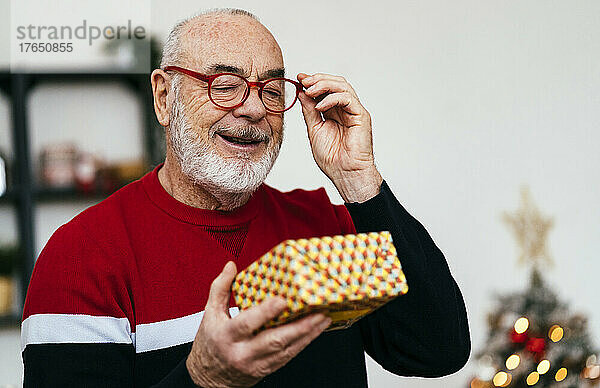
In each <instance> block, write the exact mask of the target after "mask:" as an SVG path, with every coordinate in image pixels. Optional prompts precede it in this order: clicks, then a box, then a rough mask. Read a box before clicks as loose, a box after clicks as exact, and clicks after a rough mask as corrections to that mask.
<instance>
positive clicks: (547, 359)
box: [470, 189, 600, 388]
mask: <svg viewBox="0 0 600 388" xmlns="http://www.w3.org/2000/svg"><path fill="white" fill-rule="evenodd" d="M521 195H522V205H521V207H520V208H519V209H518V210H517V211H516V212H515V213H514V214H505V215H504V220H505V222H506V223H507V224H508V225H509V226H510V227H511V228H512V232H513V234H514V236H515V238H516V240H517V243H518V245H519V248H520V256H519V262H520V263H522V264H527V265H529V266H530V267H531V277H530V283H529V287H528V289H526V290H524V291H521V292H514V293H511V294H508V295H500V296H499V297H498V300H497V302H498V303H497V308H496V309H495V310H494V311H493V312H492V313H491V314H489V316H488V325H489V329H490V331H489V337H488V339H487V341H486V342H485V343H486V348H485V349H483V350H482V351H480V352H479V354H478V355H477V357H476V358H477V362H478V370H477V375H476V376H475V377H473V379H472V380H471V382H470V387H471V388H493V387H515V388H520V387H523V388H525V387H531V386H535V387H552V388H579V387H592V386H597V385H598V383H599V382H600V359H599V358H598V356H597V353H598V351H597V350H594V349H593V345H592V343H591V338H590V335H589V334H588V331H587V320H586V318H585V316H583V315H581V314H572V313H570V312H569V309H568V304H567V303H565V302H563V301H561V300H559V298H558V296H557V292H556V290H559V288H558V287H549V286H548V285H546V284H545V282H544V280H543V278H542V274H543V273H544V272H545V271H546V270H547V268H548V267H549V266H550V265H551V264H552V259H551V257H550V254H549V252H548V249H547V246H546V239H547V236H548V232H549V230H550V228H551V226H552V223H553V221H552V219H551V218H547V217H544V216H543V215H542V214H541V213H540V212H539V210H538V209H537V207H536V206H535V205H534V204H533V201H532V200H531V199H530V196H529V192H528V191H527V190H526V189H523V190H522V193H521Z"/></svg>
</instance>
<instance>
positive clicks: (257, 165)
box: [169, 88, 283, 194]
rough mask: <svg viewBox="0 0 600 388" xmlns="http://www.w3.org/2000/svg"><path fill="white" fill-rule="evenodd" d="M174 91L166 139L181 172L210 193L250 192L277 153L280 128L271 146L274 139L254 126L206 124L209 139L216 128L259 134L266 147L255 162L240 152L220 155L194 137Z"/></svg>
mask: <svg viewBox="0 0 600 388" xmlns="http://www.w3.org/2000/svg"><path fill="white" fill-rule="evenodd" d="M177 89H178V88H175V90H174V95H175V98H174V102H173V108H172V110H171V123H170V125H169V139H170V141H171V147H172V151H173V154H174V155H175V157H176V158H177V160H178V162H179V165H180V167H181V171H182V172H183V174H184V175H185V176H186V177H187V178H188V179H190V180H191V181H192V182H193V183H194V184H197V185H199V186H202V187H204V188H206V189H207V190H208V191H210V192H213V193H232V194H233V193H236V194H239V193H252V192H254V191H255V190H256V189H257V188H258V187H259V186H260V185H261V184H262V183H263V182H264V180H265V179H266V177H267V175H268V173H269V172H270V171H271V168H272V167H273V164H275V160H276V159H277V156H278V155H279V150H280V148H281V143H282V141H283V131H282V135H281V137H280V140H279V143H278V144H277V145H276V146H275V147H273V145H272V144H271V143H272V142H273V141H275V140H274V138H273V137H272V136H271V137H269V136H268V135H265V134H264V133H262V131H260V130H259V129H258V128H256V127H254V126H245V127H242V128H225V127H222V126H218V125H213V126H211V127H210V130H209V134H208V135H209V136H208V139H213V138H214V136H218V135H215V133H216V132H217V131H219V132H222V133H227V132H229V133H231V134H236V135H238V136H239V135H252V136H254V137H256V138H260V137H263V139H265V140H267V142H265V144H266V146H267V147H268V149H267V152H266V153H265V154H264V156H263V157H262V158H261V159H260V160H259V161H256V162H255V161H252V160H249V159H248V157H247V156H246V154H244V153H240V154H239V156H238V157H236V158H223V157H221V155H219V153H218V151H217V150H216V149H215V148H214V147H211V146H210V145H209V144H208V143H205V142H203V141H198V140H197V139H195V138H194V132H193V129H192V126H191V125H190V123H189V121H188V119H187V117H186V116H185V104H184V103H183V101H182V99H181V96H180V95H179V91H178V90H177Z"/></svg>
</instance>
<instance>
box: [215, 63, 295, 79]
mask: <svg viewBox="0 0 600 388" xmlns="http://www.w3.org/2000/svg"><path fill="white" fill-rule="evenodd" d="M216 73H234V74H239V75H241V76H242V77H246V78H248V76H249V74H248V72H247V71H245V70H244V69H242V68H240V67H237V66H233V65H226V64H223V63H215V64H213V65H210V66H209V67H208V68H207V69H206V74H216ZM284 76H285V69H284V68H283V67H281V68H277V69H270V70H267V71H265V72H263V73H262V74H260V75H259V77H258V79H268V78H283V77H284Z"/></svg>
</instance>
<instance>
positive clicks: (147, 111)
mask: <svg viewBox="0 0 600 388" xmlns="http://www.w3.org/2000/svg"><path fill="white" fill-rule="evenodd" d="M48 82H53V83H57V82H58V83H62V84H65V83H79V84H81V83H89V82H118V83H122V84H124V85H126V86H127V87H128V88H130V90H132V91H133V92H134V94H135V95H136V96H137V98H138V101H139V103H140V104H141V107H142V114H143V120H142V123H143V128H142V133H141V135H142V136H143V138H144V139H143V140H144V142H143V144H144V155H143V157H144V163H145V165H146V166H147V167H148V168H150V167H151V166H154V165H156V164H157V163H159V162H160V161H161V160H162V157H163V155H164V154H163V152H164V151H163V148H162V146H163V145H162V134H161V132H162V131H161V130H159V128H160V126H159V124H158V122H157V121H156V119H155V117H154V108H153V104H152V102H153V100H152V90H151V86H150V78H149V74H129V73H77V72H61V73H9V72H0V90H1V92H3V93H4V94H6V95H7V96H8V100H9V102H10V104H11V112H12V114H11V119H12V120H11V126H12V149H13V160H12V161H11V162H12V163H10V166H9V167H10V168H11V171H9V174H10V176H11V177H12V180H11V182H9V187H8V188H7V191H6V193H5V194H4V195H2V196H1V197H0V206H13V207H14V208H15V211H16V219H17V237H18V244H19V245H20V246H21V248H22V253H23V259H22V260H20V262H19V264H18V266H17V272H18V276H19V280H20V289H21V290H20V291H21V300H20V301H19V303H20V305H19V314H18V315H15V316H12V315H9V316H0V327H5V326H14V325H18V324H19V323H20V321H21V312H22V310H23V303H24V300H25V295H26V293H27V287H28V286H29V278H30V277H31V272H32V270H33V265H34V263H35V259H36V257H35V239H36V235H35V229H34V222H33V220H34V212H35V209H36V206H37V204H38V203H42V202H60V201H63V202H64V201H81V200H84V201H85V200H97V201H99V200H102V199H104V198H106V197H108V196H109V195H110V194H112V192H105V191H95V192H92V193H82V192H79V191H77V190H75V189H70V188H67V189H51V188H44V187H37V186H36V183H35V182H34V181H33V171H32V167H31V159H32V155H31V150H30V146H29V145H30V132H29V126H28V122H27V118H28V104H29V96H30V94H31V91H32V90H33V89H34V88H35V87H37V86H39V85H41V84H44V83H48Z"/></svg>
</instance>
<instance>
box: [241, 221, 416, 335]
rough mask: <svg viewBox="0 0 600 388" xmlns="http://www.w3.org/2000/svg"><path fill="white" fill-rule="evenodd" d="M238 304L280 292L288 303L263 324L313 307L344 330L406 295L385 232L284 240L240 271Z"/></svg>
mask: <svg viewBox="0 0 600 388" xmlns="http://www.w3.org/2000/svg"><path fill="white" fill-rule="evenodd" d="M232 290H233V294H234V297H235V301H236V303H237V305H238V306H239V307H240V309H242V310H244V309H247V308H249V307H251V306H253V305H255V304H258V303H260V302H261V301H263V300H264V299H266V298H268V297H270V296H274V295H280V296H282V297H284V298H285V299H287V303H288V305H287V308H286V309H285V311H284V312H283V313H281V314H280V315H279V316H278V317H277V318H276V319H274V320H271V321H270V322H268V323H267V324H266V325H265V327H272V326H277V325H280V324H282V323H285V322H289V321H291V320H294V319H298V318H300V317H302V316H304V315H307V314H309V313H313V312H323V313H325V314H326V315H328V316H329V317H331V320H332V323H331V325H330V326H329V328H327V330H334V329H343V328H347V327H349V326H350V325H352V324H353V323H354V322H356V321H357V320H359V319H360V318H362V317H363V316H365V315H366V314H368V313H370V312H371V311H373V310H374V309H376V308H379V307H381V306H382V305H383V304H385V303H387V302H389V301H390V300H392V299H393V298H395V297H396V296H398V295H403V294H406V292H407V291H408V285H407V283H406V278H405V276H404V273H403V272H402V266H401V264H400V261H399V260H398V256H397V254H396V248H395V247H394V244H393V243H392V236H391V234H390V232H388V231H383V232H380V233H375V232H372V233H359V234H348V235H345V236H341V235H340V236H332V237H321V238H316V237H315V238H310V239H300V240H286V241H284V242H282V243H280V244H278V245H277V246H275V247H274V248H273V249H271V250H270V251H269V252H267V253H266V254H264V255H263V256H262V257H261V258H259V259H258V260H256V261H255V262H253V263H252V264H250V266H248V268H246V269H245V270H244V271H242V272H240V273H239V274H238V275H237V276H236V278H235V280H234V282H233V285H232Z"/></svg>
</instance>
